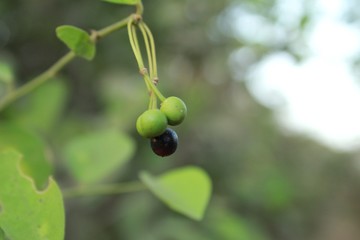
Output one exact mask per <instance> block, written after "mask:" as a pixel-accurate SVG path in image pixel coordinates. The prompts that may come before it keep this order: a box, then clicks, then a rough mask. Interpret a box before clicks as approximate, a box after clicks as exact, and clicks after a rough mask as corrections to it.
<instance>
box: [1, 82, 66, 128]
mask: <svg viewBox="0 0 360 240" xmlns="http://www.w3.org/2000/svg"><path fill="white" fill-rule="evenodd" d="M61 80H62V79H52V80H51V81H50V82H47V83H46V84H44V85H42V86H41V87H39V88H37V89H35V90H34V91H33V92H31V93H30V94H29V95H28V96H26V97H24V98H23V99H21V100H20V101H17V102H16V103H15V104H14V105H12V106H11V107H10V109H8V112H9V114H11V117H12V118H13V120H15V121H16V122H17V123H19V124H21V125H22V126H25V127H27V128H30V129H35V130H37V131H40V132H42V133H46V132H48V131H49V130H50V129H52V127H53V126H54V123H55V122H56V120H58V119H59V115H60V114H61V112H62V110H63V108H64V106H65V102H66V96H67V88H66V86H65V84H64V82H63V81H61ZM45 99H46V100H45Z"/></svg>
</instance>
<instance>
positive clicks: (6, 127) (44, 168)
mask: <svg viewBox="0 0 360 240" xmlns="http://www.w3.org/2000/svg"><path fill="white" fill-rule="evenodd" d="M5 147H10V148H13V149H16V150H17V151H19V152H21V153H22V154H24V160H23V164H22V165H23V167H24V171H25V173H26V174H27V175H28V176H30V177H32V178H33V179H34V181H35V183H36V186H37V187H38V189H42V188H43V187H44V186H45V185H46V184H47V180H48V178H49V176H50V175H51V172H52V166H51V164H50V162H49V161H48V160H47V158H46V156H45V152H46V148H45V146H44V142H43V141H42V139H41V138H39V137H38V136H37V135H36V134H34V133H33V132H31V131H29V130H27V129H25V128H23V127H21V126H19V125H18V124H15V123H12V122H0V148H5ZM0 163H1V159H0ZM0 169H1V167H0Z"/></svg>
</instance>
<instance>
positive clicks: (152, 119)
mask: <svg viewBox="0 0 360 240" xmlns="http://www.w3.org/2000/svg"><path fill="white" fill-rule="evenodd" d="M166 127H167V119H166V116H165V114H164V113H162V112H161V111H160V110H159V109H150V110H147V111H145V112H144V113H143V114H141V115H140V116H139V117H138V119H137V121H136V129H137V131H138V133H139V134H140V135H141V136H143V137H146V138H152V137H156V136H159V135H161V134H162V133H163V132H164V131H165V130H166Z"/></svg>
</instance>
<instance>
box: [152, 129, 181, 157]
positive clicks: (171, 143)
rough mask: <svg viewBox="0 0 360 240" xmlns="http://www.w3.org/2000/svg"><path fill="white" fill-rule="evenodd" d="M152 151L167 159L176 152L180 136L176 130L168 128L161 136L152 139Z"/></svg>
mask: <svg viewBox="0 0 360 240" xmlns="http://www.w3.org/2000/svg"><path fill="white" fill-rule="evenodd" d="M150 144H151V149H152V150H153V152H154V153H155V154H156V155H159V156H161V157H166V156H169V155H171V154H173V153H174V152H175V151H176V148H177V145H178V136H177V134H176V132H175V131H174V130H172V129H171V128H167V129H166V130H165V132H164V133H163V134H161V135H160V136H157V137H154V138H151V139H150Z"/></svg>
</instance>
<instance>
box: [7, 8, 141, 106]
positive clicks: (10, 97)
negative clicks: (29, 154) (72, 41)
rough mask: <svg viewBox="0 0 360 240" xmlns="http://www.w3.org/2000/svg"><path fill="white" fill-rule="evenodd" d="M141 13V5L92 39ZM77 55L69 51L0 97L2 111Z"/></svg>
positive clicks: (116, 28)
mask: <svg viewBox="0 0 360 240" xmlns="http://www.w3.org/2000/svg"><path fill="white" fill-rule="evenodd" d="M139 13H142V11H139V6H138V12H137V14H131V15H130V16H128V17H126V18H124V19H122V20H120V21H119V22H116V23H114V24H112V25H110V26H107V27H105V28H102V29H100V30H98V31H93V33H92V40H93V41H94V43H97V42H98V41H99V40H100V39H101V38H103V37H106V36H107V35H109V34H111V33H113V32H115V31H117V30H119V29H121V28H124V27H126V25H127V24H128V22H129V21H132V20H133V19H139V18H141V16H139ZM75 57H76V55H75V53H74V52H69V53H67V54H66V55H64V56H63V57H62V58H60V59H59V60H58V61H57V62H56V63H55V64H53V65H52V66H51V67H50V68H48V69H47V70H46V71H45V72H43V73H41V74H40V75H38V76H37V77H35V78H33V79H31V80H29V81H28V82H27V83H25V84H24V85H22V86H20V87H18V88H17V89H14V90H13V91H11V92H9V94H7V95H6V96H4V97H3V98H2V99H0V111H1V110H3V109H4V108H5V107H7V106H8V105H9V104H11V103H12V102H14V101H16V100H17V99H19V98H21V97H23V96H24V95H26V94H28V93H30V92H31V91H33V90H34V89H36V88H37V87H39V86H41V85H42V84H44V83H45V82H47V81H48V80H50V79H51V78H53V77H54V76H55V75H56V74H57V73H58V72H59V71H60V70H61V69H63V68H64V67H65V66H66V65H67V64H68V63H70V62H71V61H72V60H73V59H74V58H75Z"/></svg>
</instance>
